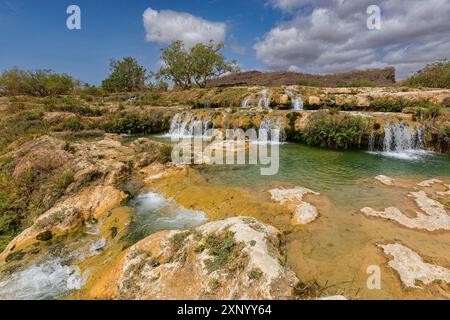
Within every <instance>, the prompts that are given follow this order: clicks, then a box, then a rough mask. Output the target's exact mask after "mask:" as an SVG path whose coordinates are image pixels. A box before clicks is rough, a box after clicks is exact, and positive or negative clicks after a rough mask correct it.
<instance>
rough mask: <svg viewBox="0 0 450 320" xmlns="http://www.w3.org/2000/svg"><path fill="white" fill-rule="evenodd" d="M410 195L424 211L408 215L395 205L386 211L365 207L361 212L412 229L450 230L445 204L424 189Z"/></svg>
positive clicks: (449, 219) (449, 220) (449, 218)
mask: <svg viewBox="0 0 450 320" xmlns="http://www.w3.org/2000/svg"><path fill="white" fill-rule="evenodd" d="M409 196H410V197H412V198H414V200H415V201H416V203H417V205H418V206H419V208H420V209H421V210H422V211H423V212H417V216H416V217H414V218H410V217H408V216H407V215H405V214H403V213H402V212H401V211H400V210H399V209H397V208H395V207H389V208H386V209H385V210H384V211H376V210H374V209H372V208H363V209H361V212H362V213H364V214H365V215H366V216H368V217H377V218H383V219H389V220H393V221H396V222H397V223H399V224H401V225H403V226H405V227H407V228H411V229H422V230H427V231H437V230H450V216H449V215H448V214H447V212H446V210H445V206H444V205H443V204H441V203H440V202H438V201H436V200H433V199H431V198H429V197H428V196H427V194H426V193H425V192H424V191H419V192H410V193H409Z"/></svg>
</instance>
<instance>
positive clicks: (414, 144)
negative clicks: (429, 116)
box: [368, 121, 428, 160]
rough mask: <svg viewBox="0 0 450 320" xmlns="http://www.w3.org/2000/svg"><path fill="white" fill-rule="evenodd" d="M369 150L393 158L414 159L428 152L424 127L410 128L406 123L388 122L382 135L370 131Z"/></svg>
mask: <svg viewBox="0 0 450 320" xmlns="http://www.w3.org/2000/svg"><path fill="white" fill-rule="evenodd" d="M368 145H369V152H372V153H377V154H381V155H385V156H389V157H393V158H398V159H405V160H414V159H418V158H421V157H422V156H424V155H426V154H427V153H428V152H427V151H426V150H424V147H425V127H423V126H417V127H416V128H411V127H410V126H409V125H408V123H406V122H403V121H402V122H400V123H389V124H386V125H385V127H384V137H382V136H379V137H377V136H375V134H374V133H372V134H371V135H370V136H369V140H368Z"/></svg>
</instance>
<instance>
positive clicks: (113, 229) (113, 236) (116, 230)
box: [110, 227, 118, 239]
mask: <svg viewBox="0 0 450 320" xmlns="http://www.w3.org/2000/svg"><path fill="white" fill-rule="evenodd" d="M110 231H111V238H112V239H114V238H115V237H116V236H117V233H118V229H117V227H112V228H111V229H110Z"/></svg>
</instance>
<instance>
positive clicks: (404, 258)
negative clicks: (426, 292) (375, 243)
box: [379, 243, 450, 288]
mask: <svg viewBox="0 0 450 320" xmlns="http://www.w3.org/2000/svg"><path fill="white" fill-rule="evenodd" d="M379 247H380V248H382V249H383V252H384V253H385V254H386V255H389V256H392V257H394V259H393V260H391V261H389V266H390V267H391V268H392V269H394V270H395V271H397V273H398V274H399V276H400V279H401V281H402V282H403V284H404V285H405V286H406V287H409V288H421V287H420V286H419V285H418V282H421V283H423V284H425V285H429V284H431V283H433V282H435V281H443V282H446V283H449V284H450V270H449V269H447V268H444V267H441V266H438V265H435V264H430V263H426V262H424V261H423V259H422V258H421V257H420V256H419V255H418V254H417V253H415V252H414V251H412V250H411V249H409V248H407V247H405V246H403V245H401V244H398V243H395V244H388V245H379Z"/></svg>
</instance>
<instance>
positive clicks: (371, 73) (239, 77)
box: [206, 67, 395, 88]
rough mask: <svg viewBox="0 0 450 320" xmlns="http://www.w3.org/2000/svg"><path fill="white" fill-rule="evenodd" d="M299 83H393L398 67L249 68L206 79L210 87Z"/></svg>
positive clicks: (328, 84)
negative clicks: (319, 71)
mask: <svg viewBox="0 0 450 320" xmlns="http://www.w3.org/2000/svg"><path fill="white" fill-rule="evenodd" d="M299 84H303V85H311V86H321V87H336V86H345V85H346V84H347V85H349V86H352V85H353V86H354V85H360V86H363V85H364V84H368V85H372V86H392V85H394V84H395V68H394V67H388V68H384V69H367V70H353V71H350V72H344V73H336V74H329V75H313V74H306V73H298V72H288V71H277V72H260V71H248V72H241V73H236V74H231V75H226V76H223V77H220V78H216V79H212V80H210V81H208V82H207V84H206V86H207V87H209V88H212V87H237V86H265V87H276V86H283V85H299Z"/></svg>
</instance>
